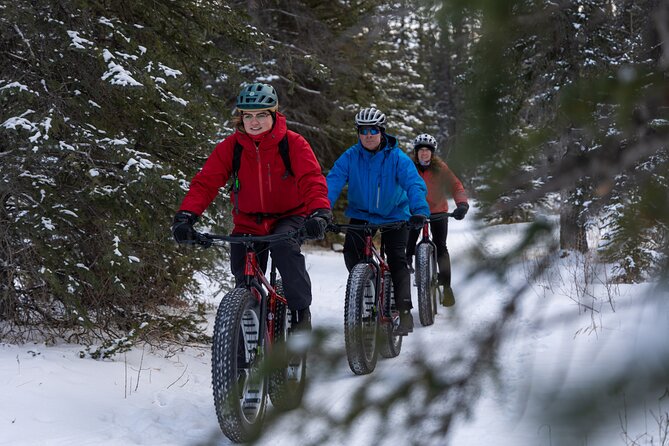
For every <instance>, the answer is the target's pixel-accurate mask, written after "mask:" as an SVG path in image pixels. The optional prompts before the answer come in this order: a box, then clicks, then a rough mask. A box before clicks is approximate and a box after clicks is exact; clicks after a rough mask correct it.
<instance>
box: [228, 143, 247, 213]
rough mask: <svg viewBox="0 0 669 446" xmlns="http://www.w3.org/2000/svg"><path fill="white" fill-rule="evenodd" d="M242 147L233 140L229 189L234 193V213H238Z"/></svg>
mask: <svg viewBox="0 0 669 446" xmlns="http://www.w3.org/2000/svg"><path fill="white" fill-rule="evenodd" d="M243 149H244V148H243V147H242V145H241V144H239V143H238V142H235V147H234V149H233V152H232V184H231V185H230V191H232V192H233V193H234V194H235V209H234V212H235V213H239V189H240V183H239V166H240V164H241V162H242V150H243Z"/></svg>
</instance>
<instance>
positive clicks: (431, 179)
mask: <svg viewBox="0 0 669 446" xmlns="http://www.w3.org/2000/svg"><path fill="white" fill-rule="evenodd" d="M413 160H414V163H415V164H416V169H418V173H419V174H420V176H421V177H422V178H423V181H425V185H426V186H427V204H428V205H429V206H430V213H431V214H438V213H440V212H448V194H449V193H450V195H451V196H452V197H453V201H455V204H456V205H457V204H460V203H467V193H466V192H465V188H464V186H463V185H462V182H461V181H460V180H459V179H458V177H456V176H455V174H454V173H453V172H451V169H449V168H448V166H447V165H446V163H445V162H444V161H442V160H441V158H439V157H437V156H434V155H432V161H431V162H430V165H429V166H427V167H423V166H421V165H420V163H418V162H417V161H416V158H415V157H414V158H413Z"/></svg>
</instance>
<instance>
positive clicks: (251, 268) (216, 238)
mask: <svg viewBox="0 0 669 446" xmlns="http://www.w3.org/2000/svg"><path fill="white" fill-rule="evenodd" d="M201 235H202V237H203V238H204V239H207V240H209V241H210V242H213V243H215V244H217V243H216V242H228V243H239V244H243V245H244V249H245V250H246V253H245V255H244V287H245V288H247V289H248V290H249V291H251V294H253V295H254V296H255V297H256V299H257V300H258V304H259V305H260V323H261V324H262V329H263V330H264V332H265V333H266V337H265V336H262V337H260V339H259V341H260V342H259V343H258V348H262V346H263V345H262V344H263V343H264V342H265V339H267V340H268V341H269V345H268V348H269V349H270V350H271V348H272V345H273V344H274V324H275V317H274V316H275V315H276V306H277V302H281V303H283V304H284V305H286V306H288V301H287V300H286V298H285V296H282V295H280V294H278V293H277V292H276V288H275V287H276V266H275V265H274V262H273V261H272V266H271V269H270V276H269V279H268V278H267V277H266V276H265V273H264V272H263V270H262V268H260V264H259V262H258V255H257V253H256V251H255V248H254V243H259V242H265V243H271V242H276V241H280V240H286V239H289V238H299V237H300V235H301V233H300V231H289V232H285V233H281V234H270V235H231V236H227V235H215V234H201Z"/></svg>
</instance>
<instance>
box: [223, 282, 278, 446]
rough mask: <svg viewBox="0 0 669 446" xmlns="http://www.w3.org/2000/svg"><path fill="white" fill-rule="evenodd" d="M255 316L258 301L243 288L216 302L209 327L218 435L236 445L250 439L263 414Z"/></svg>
mask: <svg viewBox="0 0 669 446" xmlns="http://www.w3.org/2000/svg"><path fill="white" fill-rule="evenodd" d="M260 318H261V316H260V306H259V304H258V299H257V298H256V297H255V296H254V295H253V294H252V293H251V291H250V290H248V289H246V288H235V289H234V290H232V291H231V292H230V293H228V294H227V295H226V296H225V297H224V298H223V299H222V300H221V303H220V305H219V307H218V311H217V313H216V322H215V324H214V336H213V342H212V347H211V349H212V355H211V371H212V385H213V388H214V405H215V407H216V416H217V417H218V423H219V425H220V427H221V430H222V431H223V433H224V434H225V435H226V436H227V437H228V438H229V439H230V440H232V441H234V442H238V443H241V442H247V441H250V440H253V439H254V438H256V437H257V436H258V434H259V432H260V428H261V426H262V423H263V420H264V416H265V408H266V404H267V387H268V385H267V378H266V376H265V374H264V373H263V372H262V371H261V369H260V363H261V362H262V360H263V359H264V356H265V355H264V353H265V348H266V347H265V346H266V343H265V342H264V339H261V338H260V336H261V330H262V327H263V324H261V319H260ZM261 340H262V341H263V342H260V341H261Z"/></svg>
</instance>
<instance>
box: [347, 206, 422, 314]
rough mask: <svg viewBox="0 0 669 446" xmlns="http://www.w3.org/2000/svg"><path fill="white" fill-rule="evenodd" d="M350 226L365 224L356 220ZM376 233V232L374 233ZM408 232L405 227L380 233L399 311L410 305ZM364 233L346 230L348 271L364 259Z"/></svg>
mask: <svg viewBox="0 0 669 446" xmlns="http://www.w3.org/2000/svg"><path fill="white" fill-rule="evenodd" d="M350 223H351V224H354V225H361V224H365V223H367V222H366V221H364V220H358V219H357V218H352V219H351V222H350ZM375 232H376V231H375ZM408 234H409V230H408V229H407V227H406V226H402V227H401V228H399V229H386V230H383V232H382V233H381V243H382V244H383V246H384V249H385V253H386V258H387V259H388V266H389V267H390V275H391V277H392V280H393V287H394V288H395V302H396V303H397V308H398V309H399V310H408V309H411V308H412V307H413V306H412V304H411V277H410V275H409V270H408V269H407V262H406V254H405V253H406V246H407V236H408ZM364 247H365V233H364V231H363V230H362V229H347V230H346V239H345V240H344V262H345V263H346V268H348V270H349V271H351V270H352V269H353V267H354V266H355V265H356V264H357V263H358V262H360V260H362V258H363V257H364Z"/></svg>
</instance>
